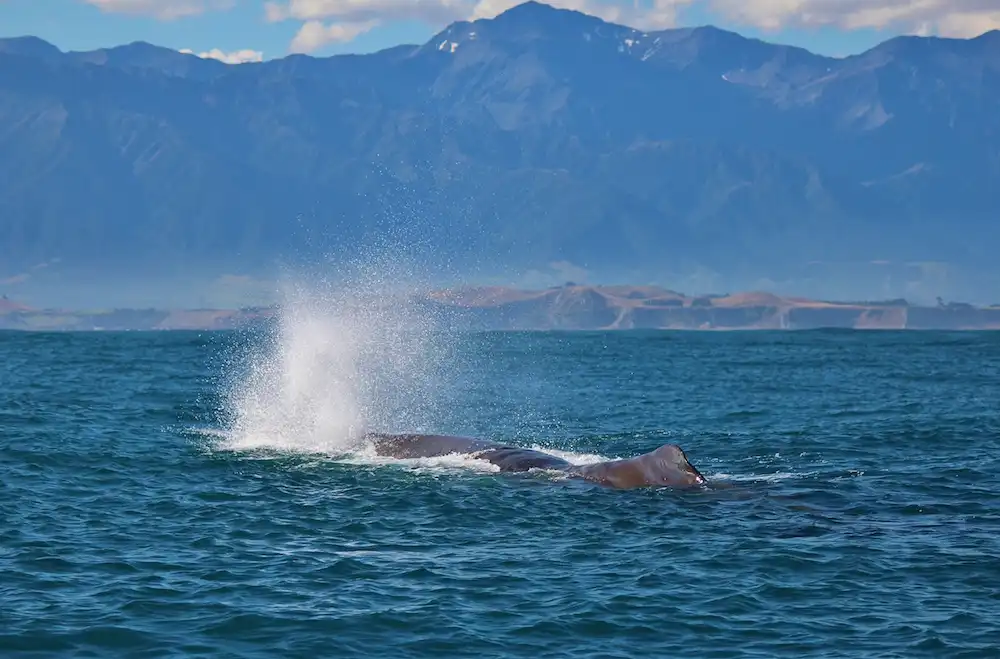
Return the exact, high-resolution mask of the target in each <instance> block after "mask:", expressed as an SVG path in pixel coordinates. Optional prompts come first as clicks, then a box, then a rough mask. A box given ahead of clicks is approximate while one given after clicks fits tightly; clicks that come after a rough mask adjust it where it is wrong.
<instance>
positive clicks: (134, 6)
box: [83, 0, 236, 21]
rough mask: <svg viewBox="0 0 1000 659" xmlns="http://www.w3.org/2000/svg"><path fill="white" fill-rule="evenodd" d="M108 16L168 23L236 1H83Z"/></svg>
mask: <svg viewBox="0 0 1000 659" xmlns="http://www.w3.org/2000/svg"><path fill="white" fill-rule="evenodd" d="M83 1H84V2H86V3H87V4H88V5H93V6H95V7H97V8H98V9H100V10H101V11H103V12H107V13H109V14H132V15H134V16H152V17H154V18H158V19H160V20H164V21H169V20H173V19H175V18H183V17H185V16H197V15H198V14H203V13H205V12H206V11H217V10H224V9H230V8H232V7H233V6H234V5H235V4H236V0H83Z"/></svg>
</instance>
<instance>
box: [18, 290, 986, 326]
mask: <svg viewBox="0 0 1000 659" xmlns="http://www.w3.org/2000/svg"><path fill="white" fill-rule="evenodd" d="M386 301H387V302H388V303H391V301H389V300H388V299H387V300H386ZM412 301H413V302H415V303H416V304H417V305H418V306H420V307H423V308H424V309H425V310H427V311H429V312H431V313H433V314H434V315H435V316H437V317H440V318H442V319H443V320H444V321H445V322H446V323H447V324H449V325H451V326H453V327H456V328H462V329H498V330H548V329H562V330H601V329H608V330H618V329H678V330H755V329H756V330H775V329H787V330H800V329H821V328H846V329H890V330H891V329H897V330H898V329H946V330H987V329H1000V306H990V307H980V306H973V305H970V304H965V303H960V302H952V303H947V304H946V303H943V302H940V303H939V304H937V305H936V306H919V305H912V304H909V303H908V302H907V301H906V300H886V301H874V302H872V301H859V302H828V301H819V300H809V299H804V298H796V297H781V296H778V295H774V294H772V293H766V292H745V293H737V294H732V295H704V296H690V295H685V294H683V293H679V292H677V291H672V290H669V289H665V288H658V287H654V286H579V285H573V284H568V285H565V286H559V287H554V288H549V289H545V290H521V289H514V288H505V287H468V288H456V289H446V290H440V291H434V292H431V293H428V294H426V295H421V296H419V297H417V298H416V299H415V300H412ZM276 312H277V309H276V308H275V307H261V308H244V309H191V310H169V309H114V310H103V311H100V310H99V311H65V310H56V309H45V310H38V309H30V308H28V307H26V306H25V305H22V304H17V303H15V302H12V301H10V300H7V299H6V298H4V299H2V300H0V329H21V330H76V331H83V330H182V329H190V330H225V329H233V328H238V327H243V326H247V325H254V324H258V323H261V322H266V321H267V320H268V319H271V318H273V317H274V316H275V314H276Z"/></svg>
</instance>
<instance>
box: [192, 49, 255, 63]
mask: <svg viewBox="0 0 1000 659" xmlns="http://www.w3.org/2000/svg"><path fill="white" fill-rule="evenodd" d="M181 52H182V53H185V54H187V55H197V56H198V57H200V58H202V59H217V60H219V61H220V62H225V63H226V64H243V63H245V62H262V61H264V53H262V52H261V51H259V50H250V49H249V48H244V49H243V50H234V51H232V52H229V53H226V52H223V51H221V50H219V49H218V48H213V49H212V50H208V51H204V52H201V53H196V52H194V51H193V50H191V49H190V48H182V49H181Z"/></svg>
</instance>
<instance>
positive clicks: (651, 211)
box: [0, 2, 1000, 300]
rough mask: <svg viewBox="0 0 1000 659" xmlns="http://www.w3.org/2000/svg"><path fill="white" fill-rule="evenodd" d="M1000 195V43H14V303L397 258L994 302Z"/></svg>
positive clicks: (481, 270)
mask: <svg viewBox="0 0 1000 659" xmlns="http://www.w3.org/2000/svg"><path fill="white" fill-rule="evenodd" d="M998 182H1000V32H996V31H994V32H989V33H986V34H984V35H982V36H980V37H978V38H974V39H942V38H930V37H898V38H893V39H890V40H888V41H886V42H884V43H882V44H880V45H878V46H876V47H875V48H872V49H871V50H869V51H867V52H864V53H862V54H859V55H855V56H851V57H845V58H829V57H823V56H820V55H816V54H813V53H811V52H808V51H806V50H803V49H801V48H795V47H790V46H784V45H780V44H772V43H767V42H764V41H760V40H755V39H748V38H744V37H742V36H740V35H738V34H735V33H733V32H727V31H724V30H720V29H717V28H714V27H697V28H685V29H673V30H665V31H659V32H642V31H639V30H635V29H633V28H630V27H626V26H621V25H614V24H610V23H607V22H604V21H601V20H600V19H597V18H595V17H593V16H589V15H586V14H582V13H578V12H573V11H568V10H561V9H554V8H552V7H549V6H547V5H544V4H539V3H536V2H527V3H525V4H522V5H519V6H517V7H514V8H513V9H510V10H509V11H507V12H505V13H503V14H500V15H499V16H497V17H496V18H494V19H489V20H478V21H474V22H459V23H455V24H452V25H450V26H448V27H447V28H446V29H444V30H443V31H442V32H441V33H439V34H437V35H436V36H434V37H433V38H432V39H431V40H430V41H428V42H427V43H425V44H422V45H404V46H398V47H394V48H390V49H388V50H384V51H381V52H377V53H373V54H368V55H341V56H334V57H328V58H313V57H308V56H303V55H293V56H289V57H285V58H282V59H277V60H271V61H266V62H260V63H247V64H240V65H227V64H223V63H221V62H218V61H215V60H210V59H202V58H199V57H197V56H195V55H191V54H185V53H180V52H177V51H173V50H170V49H165V48H160V47H157V46H153V45H150V44H145V43H133V44H129V45H125V46H119V47H114V48H108V49H103V50H97V51H91V52H62V51H60V50H59V49H57V48H56V47H55V46H52V45H51V44H48V43H46V42H44V41H42V40H40V39H37V38H34V37H22V38H15V39H5V40H0V289H3V288H4V287H5V286H6V288H7V289H11V290H12V292H13V294H14V295H16V296H18V297H22V296H20V295H19V294H18V292H17V290H14V289H15V288H16V287H21V288H24V289H27V288H28V287H30V286H31V285H33V284H37V285H38V286H41V285H42V282H47V284H46V285H48V286H49V287H50V288H54V289H57V290H58V291H61V292H62V293H63V294H65V295H71V294H75V293H71V292H72V291H73V290H74V286H75V285H81V286H82V285H83V284H84V282H91V283H94V285H95V286H98V288H101V289H102V290H105V291H107V290H108V289H109V288H111V289H113V288H114V287H121V286H123V285H125V284H124V283H123V282H125V283H128V285H138V284H140V283H141V282H144V281H147V282H154V281H162V282H172V283H171V285H175V284H176V282H182V281H183V282H188V283H194V282H202V283H204V282H208V281H212V280H213V279H215V278H218V277H222V276H227V275H228V276H240V277H260V278H265V277H267V276H270V275H271V274H273V272H274V271H275V268H276V267H279V266H280V265H281V264H293V263H296V262H299V261H309V260H312V261H313V262H316V261H318V260H321V259H332V260H338V259H344V258H350V257H356V256H357V254H358V253H360V252H361V251H363V250H364V249H379V248H380V247H385V246H386V245H391V246H395V247H397V248H400V249H402V251H404V252H405V253H406V254H407V255H408V257H409V258H411V259H412V260H413V261H414V262H417V263H420V264H421V268H422V269H423V270H424V271H425V274H427V275H428V276H431V277H437V278H439V279H442V280H448V279H449V278H450V279H459V280H463V281H472V280H483V281H486V280H491V278H492V280H497V279H504V278H506V279H505V281H511V280H513V279H516V278H517V277H519V276H522V275H523V274H524V273H526V272H534V273H543V274H544V273H548V275H547V276H552V277H561V276H562V274H563V273H564V272H565V271H567V270H569V271H572V272H574V273H580V276H582V277H583V278H587V279H589V280H592V281H608V280H612V279H616V280H619V281H629V282H633V283H639V282H655V283H661V284H666V285H675V287H677V288H685V289H691V288H692V282H701V283H702V284H703V286H702V287H703V288H712V287H717V288H722V289H730V290H731V289H739V288H750V287H754V288H756V287H759V286H760V285H761V282H764V283H763V286H767V285H768V282H770V283H771V284H772V285H773V286H772V287H779V288H780V287H781V286H786V287H788V286H790V287H793V288H794V287H798V289H799V290H797V291H795V292H798V293H801V294H809V295H821V296H825V297H860V296H868V297H877V296H883V297H884V296H901V297H902V296H906V297H910V298H913V297H916V298H918V299H919V298H920V297H921V296H923V297H924V298H927V297H931V299H932V296H934V295H947V296H953V295H959V296H961V297H964V298H967V299H969V298H972V299H979V298H985V299H987V300H991V299H992V298H995V297H996V290H995V284H993V283H992V282H995V281H997V280H998V279H997V277H998V275H1000V261H998V259H997V258H996V256H995V251H996V249H995V246H996V245H1000V240H998V239H1000V222H998V218H1000V185H997V184H998ZM699 278H700V279H699ZM95 282H96V283H95ZM956 289H957V290H956ZM0 292H2V291H0Z"/></svg>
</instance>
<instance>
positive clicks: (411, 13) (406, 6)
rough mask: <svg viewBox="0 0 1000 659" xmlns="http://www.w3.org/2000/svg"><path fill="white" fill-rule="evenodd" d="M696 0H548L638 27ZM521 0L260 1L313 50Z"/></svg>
mask: <svg viewBox="0 0 1000 659" xmlns="http://www.w3.org/2000/svg"><path fill="white" fill-rule="evenodd" d="M695 1H696V0H641V1H636V0H613V1H611V0H547V4H550V5H552V6H554V7H559V8H563V9H575V10H577V11H582V12H585V13H588V14H592V15H594V16H598V17H600V18H603V19H604V20H607V21H612V22H617V23H623V24H626V25H630V26H633V27H638V28H645V29H656V28H665V27H671V26H673V25H675V24H676V22H677V11H678V9H679V8H680V7H683V6H685V5H688V4H691V3H692V2H695ZM522 2H523V0H287V1H286V2H275V1H272V2H266V3H264V10H265V16H266V18H267V20H268V21H269V22H272V23H275V22H279V21H286V20H296V21H303V25H302V27H301V28H300V29H299V32H298V34H296V35H295V38H294V39H293V41H292V46H291V48H290V50H291V51H292V52H313V51H315V50H318V49H319V48H322V47H323V46H325V45H327V44H330V43H343V42H347V41H351V40H352V39H354V38H355V37H357V36H358V35H360V34H363V33H365V32H368V31H369V30H371V29H373V28H375V27H377V26H378V25H382V24H384V23H389V22H393V21H400V20H407V21H421V22H424V23H427V24H430V25H434V26H436V27H443V26H444V25H446V24H448V23H450V22H452V21H457V20H474V19H479V18H493V17H495V16H496V15H497V14H500V13H502V12H504V11H506V10H508V9H510V8H511V7H514V6H516V5H518V4H521V3H522Z"/></svg>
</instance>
